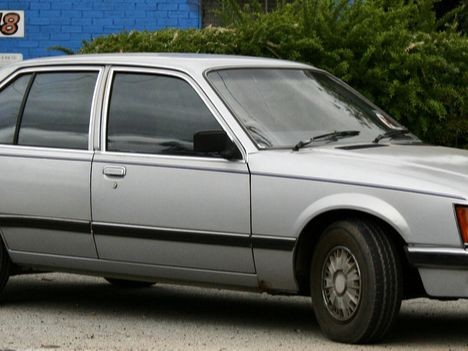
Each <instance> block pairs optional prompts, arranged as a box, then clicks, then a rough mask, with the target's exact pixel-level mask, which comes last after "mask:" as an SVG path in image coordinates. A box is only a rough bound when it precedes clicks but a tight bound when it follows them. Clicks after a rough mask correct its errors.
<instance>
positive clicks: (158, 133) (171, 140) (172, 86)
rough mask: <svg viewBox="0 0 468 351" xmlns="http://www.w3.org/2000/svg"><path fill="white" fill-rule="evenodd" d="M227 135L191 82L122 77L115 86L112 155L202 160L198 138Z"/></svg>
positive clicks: (110, 128)
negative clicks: (197, 148) (218, 132)
mask: <svg viewBox="0 0 468 351" xmlns="http://www.w3.org/2000/svg"><path fill="white" fill-rule="evenodd" d="M209 130H222V128H221V126H220V125H219V123H218V122H217V121H216V119H215V118H214V116H213V115H212V114H211V112H210V111H209V110H208V108H207V107H206V105H205V103H204V102H203V101H202V100H201V98H200V97H199V96H198V94H197V93H196V91H195V90H194V89H193V88H192V87H191V86H190V84H188V83H187V82H186V81H184V80H182V79H180V78H176V77H169V76H163V75H155V74H140V73H116V74H115V76H114V81H113V85H112V95H111V101H110V106H109V116H108V128H107V150H109V151H116V152H132V153H151V154H163V155H184V156H206V155H197V154H196V153H195V152H194V150H193V137H194V134H196V133H197V132H200V131H209Z"/></svg>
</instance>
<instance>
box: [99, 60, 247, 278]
mask: <svg viewBox="0 0 468 351" xmlns="http://www.w3.org/2000/svg"><path fill="white" fill-rule="evenodd" d="M111 76H112V77H111V80H110V81H109V86H108V93H107V95H108V96H109V103H108V107H107V111H105V113H104V114H105V115H106V116H105V119H106V120H105V121H104V123H103V125H104V126H103V133H102V138H103V143H102V144H103V145H102V149H103V150H102V151H100V152H97V153H96V154H95V158H94V161H93V170H92V211H93V233H94V236H95V240H96V246H97V250H98V254H99V258H101V259H105V260H116V261H125V262H133V263H143V264H152V265H162V266H170V267H181V268H197V269H205V270H217V271H224V272H242V273H253V272H254V271H255V270H254V264H253V257H252V250H251V245H250V188H249V186H250V185H249V172H248V168H247V165H246V163H245V162H244V161H243V160H237V161H228V160H225V159H223V158H221V157H220V156H219V155H207V154H197V153H196V152H195V151H194V148H193V136H194V134H195V133H197V132H200V131H208V130H221V129H225V128H223V127H222V125H221V124H220V122H218V121H217V119H216V118H215V117H214V114H213V113H212V112H211V111H210V109H209V108H208V105H207V104H206V103H205V101H204V100H203V98H202V96H203V95H202V94H200V91H199V90H198V88H195V86H194V85H193V84H192V83H191V81H190V79H188V78H187V77H185V76H184V75H182V74H178V73H168V72H162V71H154V70H144V71H142V70H137V69H130V68H128V69H125V68H116V69H113V70H112V71H111Z"/></svg>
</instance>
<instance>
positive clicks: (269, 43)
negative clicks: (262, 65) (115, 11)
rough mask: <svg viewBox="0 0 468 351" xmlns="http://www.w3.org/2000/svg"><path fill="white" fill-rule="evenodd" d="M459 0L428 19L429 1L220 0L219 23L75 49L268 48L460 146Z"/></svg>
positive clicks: (466, 86) (467, 135)
mask: <svg viewBox="0 0 468 351" xmlns="http://www.w3.org/2000/svg"><path fill="white" fill-rule="evenodd" d="M464 11H465V8H464V7H462V8H460V9H457V10H456V11H455V12H453V13H452V14H451V15H450V16H447V17H446V18H444V19H443V20H439V21H437V20H436V18H435V14H434V12H433V0H355V1H354V3H353V4H352V5H351V4H349V1H348V0H296V1H293V2H292V3H283V2H279V6H278V9H277V10H275V11H273V12H270V13H264V12H263V9H262V8H261V7H260V6H258V3H257V2H256V1H254V2H251V3H250V5H248V7H240V6H239V5H238V4H237V2H236V1H234V0H223V1H222V3H221V7H220V14H219V16H220V18H221V19H222V20H223V21H224V22H223V23H224V26H225V27H223V28H211V27H208V28H204V29H201V30H196V29H192V30H176V29H166V30H162V31H157V32H126V33H119V34H114V35H111V36H108V37H101V38H97V39H95V40H93V41H90V42H86V43H84V45H83V47H82V49H81V53H99V52H199V53H217V54H241V55H251V56H266V57H276V58H283V59H288V60H295V61H301V62H305V63H309V64H312V65H314V66H316V67H320V68H323V69H325V70H328V71H330V72H331V73H333V74H335V75H336V76H338V77H340V78H341V79H343V80H344V81H346V82H348V83H349V84H350V85H352V86H353V87H355V88H356V89H357V90H359V91H361V92H362V93H363V94H364V95H366V96H368V97H369V98H370V99H371V100H373V101H374V102H375V103H376V104H378V105H380V106H382V107H383V108H384V109H385V110H387V111H388V112H389V113H390V114H391V115H393V116H394V117H395V118H397V119H398V120H400V121H401V122H402V123H403V124H405V125H406V126H408V127H409V128H410V129H411V130H412V131H413V132H415V133H416V134H417V135H419V136H420V137H421V138H422V139H423V140H425V141H427V142H431V143H436V144H441V145H449V146H458V147H466V148H468V112H467V110H468V69H467V68H468V67H467V66H468V38H467V37H466V35H464V34H462V33H461V32H459V31H461V29H460V28H461V27H460V25H461V22H460V23H458V21H459V20H460V19H463V18H466V17H463V16H462V15H463V14H464V13H465V14H466V12H464Z"/></svg>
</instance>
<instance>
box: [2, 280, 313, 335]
mask: <svg viewBox="0 0 468 351" xmlns="http://www.w3.org/2000/svg"><path fill="white" fill-rule="evenodd" d="M47 276H48V275H43V278H42V279H34V280H28V279H25V278H26V277H18V278H12V279H11V281H10V282H9V283H8V285H7V287H6V288H5V290H4V292H3V293H2V299H1V304H2V305H4V306H10V307H11V306H21V307H22V308H25V309H35V308H37V309H41V310H51V311H55V310H60V311H67V312H70V313H73V312H74V311H77V308H78V309H79V310H80V312H85V313H93V314H98V315H101V316H106V317H110V318H112V317H113V316H118V317H121V316H122V315H125V316H126V318H136V319H139V318H142V317H144V318H146V319H152V320H155V321H158V320H159V321H165V320H170V319H174V320H184V321H186V322H189V321H192V322H196V323H199V322H203V323H208V324H209V323H212V324H216V325H219V324H225V325H238V326H239V327H242V328H257V327H260V326H262V327H263V328H278V329H284V328H286V329H289V330H292V331H294V332H300V331H308V330H309V331H314V330H315V331H316V332H318V333H319V330H318V325H317V323H316V321H315V319H314V315H313V310H312V307H311V304H310V302H309V299H308V298H300V297H286V296H277V297H272V296H269V295H266V294H257V293H245V292H235V291H227V290H221V289H204V288H193V287H184V286H175V285H168V284H156V285H155V286H153V287H151V288H121V287H116V286H112V285H110V284H108V283H107V282H105V281H104V280H103V279H102V280H95V279H94V278H90V279H89V281H88V280H86V281H83V280H79V281H78V282H76V283H75V282H73V281H61V280H55V279H54V280H49V278H48V277H47Z"/></svg>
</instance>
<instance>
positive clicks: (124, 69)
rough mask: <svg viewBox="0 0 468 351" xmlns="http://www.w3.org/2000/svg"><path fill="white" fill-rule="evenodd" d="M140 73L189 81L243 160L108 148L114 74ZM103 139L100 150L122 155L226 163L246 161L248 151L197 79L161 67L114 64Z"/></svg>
mask: <svg viewBox="0 0 468 351" xmlns="http://www.w3.org/2000/svg"><path fill="white" fill-rule="evenodd" d="M119 72H123V73H140V74H154V75H163V76H169V77H174V78H179V79H182V80H183V81H185V82H186V83H188V84H189V85H190V86H191V87H192V88H193V89H194V90H195V92H196V93H197V95H198V96H199V97H200V99H201V100H202V101H203V103H204V104H205V106H206V107H207V108H208V110H209V111H210V113H211V114H212V116H213V118H215V120H216V121H217V122H218V123H219V124H220V126H221V128H223V130H224V131H225V132H226V133H227V135H228V136H229V138H230V139H231V141H232V142H233V143H234V144H235V145H236V146H237V148H238V149H239V150H240V152H241V154H242V160H235V161H229V160H226V159H224V158H222V157H219V158H217V157H199V156H178V155H161V154H143V153H129V152H114V151H108V150H107V123H108V119H109V104H110V98H111V91H112V84H113V82H114V76H115V74H116V73H119ZM101 118H102V120H101V140H100V150H101V152H102V153H103V154H106V153H108V154H113V155H122V156H132V157H141V156H147V157H151V158H163V159H168V160H171V159H173V160H184V159H185V160H199V161H213V162H220V161H223V162H224V163H226V164H230V163H233V162H235V163H239V162H240V163H246V160H247V153H246V150H245V148H244V147H243V145H242V144H241V142H240V141H239V140H238V139H237V137H236V136H235V134H234V133H233V132H232V130H231V128H230V127H229V125H228V124H227V123H226V122H225V121H224V119H223V118H222V117H221V115H220V114H219V112H218V111H217V110H216V108H215V106H214V105H213V103H212V102H211V100H210V99H209V98H208V97H207V96H206V93H205V92H204V91H203V89H202V88H201V87H200V86H199V85H198V84H197V83H196V81H195V79H193V78H192V77H190V76H189V75H187V74H186V73H183V72H180V71H172V70H168V69H159V68H146V67H129V66H121V65H119V66H112V67H111V68H110V70H109V72H108V78H107V81H106V88H105V94H104V103H103V107H102V114H101Z"/></svg>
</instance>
